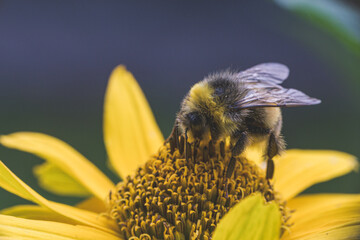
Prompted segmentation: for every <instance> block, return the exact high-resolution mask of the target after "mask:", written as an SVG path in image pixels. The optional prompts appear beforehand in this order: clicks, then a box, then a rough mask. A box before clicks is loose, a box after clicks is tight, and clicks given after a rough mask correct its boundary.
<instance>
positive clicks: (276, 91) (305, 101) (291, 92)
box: [235, 85, 321, 108]
mask: <svg viewBox="0 0 360 240" xmlns="http://www.w3.org/2000/svg"><path fill="white" fill-rule="evenodd" d="M320 102H321V101H320V100H319V99H316V98H312V97H309V96H308V95H306V94H305V93H303V92H301V91H299V90H296V89H292V88H290V89H287V88H283V87H281V86H279V85H278V86H277V87H274V88H271V87H269V88H254V89H247V91H246V93H245V95H244V96H243V97H241V99H239V100H238V101H237V102H236V103H235V107H236V108H254V107H295V106H304V105H314V104H319V103H320Z"/></svg>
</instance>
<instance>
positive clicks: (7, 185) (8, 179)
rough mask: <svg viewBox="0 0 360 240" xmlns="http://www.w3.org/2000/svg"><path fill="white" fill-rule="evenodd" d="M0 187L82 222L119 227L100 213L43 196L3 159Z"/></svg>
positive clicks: (101, 227) (105, 227)
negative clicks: (17, 174)
mask: <svg viewBox="0 0 360 240" xmlns="http://www.w3.org/2000/svg"><path fill="white" fill-rule="evenodd" d="M0 187H2V188H4V189H5V190H7V191H9V192H11V193H13V194H16V195H18V196H19V197H22V198H24V199H27V200H29V201H32V202H34V203H36V204H38V205H40V206H42V207H44V208H48V209H50V210H52V211H53V212H55V213H57V214H58V215H60V216H64V217H67V218H69V219H71V220H74V221H76V222H78V223H80V224H83V225H88V226H92V227H95V228H99V229H102V230H104V231H108V232H111V233H113V232H114V230H115V229H117V225H116V223H115V222H114V221H112V220H110V219H107V218H106V217H104V216H100V215H99V214H96V213H93V212H89V211H86V210H81V209H78V208H75V207H71V206H68V205H65V204H61V203H57V202H53V201H48V200H47V199H45V198H43V197H42V196H41V195H39V194H38V193H37V192H35V191H34V190H33V189H31V188H30V187H29V186H28V185H26V184H25V183H24V182H23V181H21V180H20V179H19V178H18V177H17V176H16V175H15V174H14V173H12V172H11V171H10V170H9V169H8V168H7V167H6V166H5V165H4V164H3V163H2V162H1V161H0Z"/></svg>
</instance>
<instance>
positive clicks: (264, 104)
mask: <svg viewBox="0 0 360 240" xmlns="http://www.w3.org/2000/svg"><path fill="white" fill-rule="evenodd" d="M288 75H289V69H288V67H286V66H285V65H283V64H280V63H263V64H259V65H256V66H254V67H251V68H249V69H247V70H245V71H242V72H232V71H223V72H218V73H214V74H211V75H209V76H207V77H205V78H204V79H203V80H202V81H200V82H198V83H196V84H195V85H194V86H193V87H192V88H191V89H190V91H189V93H188V94H187V95H186V97H185V98H184V100H183V101H182V103H181V107H180V111H179V112H178V114H177V117H176V121H175V125H174V129H173V132H174V131H178V132H179V133H180V134H184V135H185V136H186V138H187V137H189V138H190V139H197V140H200V141H201V140H204V139H207V138H208V137H210V138H211V140H212V141H213V142H216V141H218V140H219V139H225V138H227V137H230V146H231V154H232V158H231V160H230V163H229V166H228V171H227V173H226V175H227V177H230V176H231V175H232V171H233V167H234V166H235V160H234V156H237V155H239V154H241V153H242V152H243V151H244V150H245V149H246V147H247V146H249V145H251V144H256V143H258V142H259V141H262V140H264V139H266V140H267V147H266V152H265V156H266V158H267V169H266V178H267V179H272V177H273V174H274V162H273V160H272V159H273V157H274V156H276V155H277V154H279V153H280V152H281V151H282V150H284V148H285V142H284V140H283V137H282V135H281V127H282V115H281V110H280V107H295V106H304V105H314V104H319V103H320V102H321V101H320V100H318V99H316V98H311V97H309V96H308V95H306V94H304V93H303V92H301V91H299V90H296V89H291V88H290V89H287V88H284V87H282V86H280V84H281V83H282V82H283V81H284V80H285V79H286V78H287V77H288Z"/></svg>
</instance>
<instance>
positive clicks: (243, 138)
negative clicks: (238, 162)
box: [226, 132, 248, 178]
mask: <svg viewBox="0 0 360 240" xmlns="http://www.w3.org/2000/svg"><path fill="white" fill-rule="evenodd" d="M235 137H237V141H236V143H235V145H234V147H233V148H232V149H231V159H230V162H229V166H228V168H227V171H226V177H227V178H230V177H231V175H232V173H233V172H234V168H235V157H234V156H238V155H239V154H241V153H242V152H243V151H244V150H245V147H246V145H247V142H248V134H247V132H240V133H238V134H236V135H235Z"/></svg>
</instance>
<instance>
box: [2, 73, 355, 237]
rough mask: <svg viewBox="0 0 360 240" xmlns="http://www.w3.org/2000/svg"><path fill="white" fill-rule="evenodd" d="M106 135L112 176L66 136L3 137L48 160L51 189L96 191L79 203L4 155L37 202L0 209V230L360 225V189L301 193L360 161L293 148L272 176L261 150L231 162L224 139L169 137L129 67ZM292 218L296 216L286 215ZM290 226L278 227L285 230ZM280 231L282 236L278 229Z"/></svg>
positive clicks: (305, 232)
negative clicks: (56, 197)
mask: <svg viewBox="0 0 360 240" xmlns="http://www.w3.org/2000/svg"><path fill="white" fill-rule="evenodd" d="M104 139H105V146H106V149H107V152H108V156H109V161H110V165H111V166H112V168H113V169H114V170H115V172H117V173H118V175H119V177H121V178H122V179H123V180H124V181H122V182H120V183H118V184H117V185H114V184H113V183H112V182H111V181H110V180H109V179H108V178H107V177H106V176H105V175H104V174H103V173H101V171H100V170H98V169H97V168H96V166H94V165H93V164H92V163H91V162H90V161H88V160H87V159H86V158H85V157H84V156H82V155H81V154H80V153H78V152H77V151H76V150H75V149H73V148H72V147H70V146H69V145H67V144H66V143H64V142H62V141H61V140H58V139H56V138H54V137H50V136H47V135H45V134H40V133H29V132H20V133H14V134H10V135H5V136H2V137H1V138H0V142H1V144H3V145H4V146H7V147H10V148H15V149H18V150H22V151H26V152H29V153H32V154H35V155H37V156H39V157H41V158H43V159H44V160H46V163H44V164H43V165H41V166H38V167H36V169H35V174H36V176H37V177H38V178H39V183H40V185H41V186H42V187H44V188H45V189H47V190H49V191H52V192H54V193H57V194H61V195H76V196H89V198H88V199H87V200H85V201H83V202H81V203H80V204H78V205H76V206H69V205H65V204H61V203H58V202H54V201H50V200H47V199H45V198H44V197H42V196H41V195H39V194H38V193H36V192H35V191H34V190H33V189H31V188H30V187H29V186H28V185H26V184H25V183H24V182H22V181H21V180H20V179H19V178H18V177H17V176H16V175H15V174H13V173H12V172H11V171H10V170H9V169H8V168H7V167H6V166H5V165H4V164H3V163H2V162H0V163H1V164H0V186H1V187H2V188H4V189H6V190H8V191H9V192H11V193H14V194H16V195H18V196H20V197H22V198H24V199H27V200H29V201H31V202H33V203H34V204H33V205H21V206H14V207H11V208H8V209H4V210H2V211H1V214H0V237H1V236H5V237H9V238H10V239H11V238H14V239H15V238H16V239H19V238H20V239H22V238H24V239H211V238H212V239H215V240H218V239H239V237H241V239H280V238H281V239H354V238H357V237H359V235H360V234H359V233H360V196H359V195H344V194H327V195H304V196H300V197H296V195H298V194H299V193H300V192H301V191H303V190H304V189H306V188H307V187H309V186H311V185H313V184H315V183H318V182H321V181H326V180H328V179H331V178H334V177H337V176H340V175H343V174H346V173H348V172H349V171H351V170H353V169H355V168H356V167H357V162H356V160H355V158H354V157H353V156H351V155H348V154H345V153H340V152H335V151H315V150H312V151H309V150H288V151H287V152H286V153H285V154H284V155H282V156H280V157H277V158H276V159H274V160H275V166H276V171H275V176H274V181H273V182H271V183H270V182H268V181H267V180H266V179H265V177H264V170H263V168H262V167H261V166H262V157H261V153H260V152H259V151H257V150H255V151H251V149H249V150H248V151H247V152H246V153H245V154H244V155H243V156H240V157H237V159H236V161H235V167H234V172H233V174H232V175H231V177H228V176H226V174H225V171H226V168H227V167H228V166H229V161H230V159H229V158H230V157H229V156H230V153H229V147H228V145H227V144H226V142H219V143H216V144H213V143H205V142H202V143H200V142H199V143H193V144H188V143H186V141H184V138H183V137H181V136H180V137H177V138H176V139H170V140H169V141H166V142H164V140H163V137H162V134H161V132H160V130H159V128H158V126H157V125H156V122H155V119H154V117H153V116H152V113H151V110H150V108H149V105H148V103H147V102H146V99H145V97H144V95H143V94H142V92H141V89H140V88H139V86H138V85H137V83H136V81H135V79H134V78H133V76H132V75H131V73H129V72H128V71H126V69H125V68H124V67H122V66H120V67H118V68H116V69H115V70H114V72H113V74H112V75H111V77H110V81H109V86H108V90H107V93H106V97H105V113H104ZM289 217H290V219H289ZM281 228H282V229H283V230H280V229H281ZM280 234H281V235H280Z"/></svg>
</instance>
